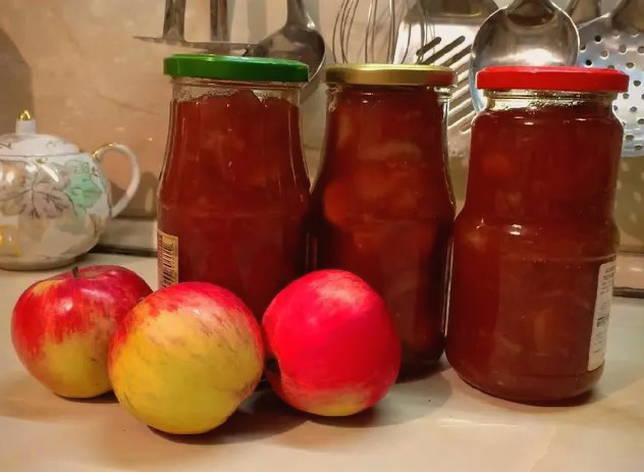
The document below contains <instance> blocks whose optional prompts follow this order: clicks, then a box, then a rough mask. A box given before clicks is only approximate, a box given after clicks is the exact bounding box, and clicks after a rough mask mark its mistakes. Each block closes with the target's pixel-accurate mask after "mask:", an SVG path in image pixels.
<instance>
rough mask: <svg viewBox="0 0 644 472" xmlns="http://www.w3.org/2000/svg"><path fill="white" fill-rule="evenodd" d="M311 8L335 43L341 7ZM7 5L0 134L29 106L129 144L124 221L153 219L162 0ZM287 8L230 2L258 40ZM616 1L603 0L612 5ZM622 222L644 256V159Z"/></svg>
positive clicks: (1, 33)
mask: <svg viewBox="0 0 644 472" xmlns="http://www.w3.org/2000/svg"><path fill="white" fill-rule="evenodd" d="M305 3H306V5H307V7H308V8H309V10H310V11H311V13H312V16H313V17H314V19H315V20H316V22H317V23H318V25H319V26H320V29H321V30H322V33H323V34H324V35H325V38H326V39H327V40H330V38H331V33H332V31H333V22H334V19H335V13H336V11H337V9H338V7H339V5H340V3H341V0H305ZM498 3H499V4H500V5H505V4H507V3H508V2H507V1H501V2H498ZM558 3H560V4H565V3H566V2H565V1H562V2H558ZM2 4H3V9H2V15H1V16H0V67H1V70H2V74H0V132H7V131H9V130H11V129H12V128H13V127H14V123H15V119H16V117H17V116H18V114H19V113H20V112H21V111H22V110H23V109H29V110H31V111H32V112H33V113H34V114H35V116H36V117H37V120H38V126H39V130H40V131H42V132H46V133H50V134H57V135H61V136H64V137H65V138H67V139H69V140H71V141H74V142H77V143H79V144H80V145H81V147H82V148H84V149H86V150H92V149H94V148H96V147H98V146H100V145H101V144H104V143H106V142H113V141H116V142H121V143H124V144H127V145H128V146H130V147H131V148H132V149H133V150H134V151H135V152H136V153H137V155H138V156H139V159H140V161H141V165H142V170H143V176H142V181H141V186H140V189H139V191H138V193H137V195H136V197H135V198H134V200H133V201H132V204H131V205H130V207H129V208H128V209H127V211H126V214H127V215H129V216H136V217H152V216H154V209H155V195H156V187H157V176H158V174H159V171H160V169H161V165H162V160H163V152H164V147H165V138H166V129H167V121H168V117H167V114H168V103H169V99H170V92H171V90H170V85H169V83H168V79H167V78H166V77H165V76H163V75H162V74H161V63H162V59H163V58H164V57H165V56H167V55H169V54H171V53H174V52H178V51H179V50H178V49H177V48H176V47H170V46H166V45H162V44H153V43H145V42H142V41H139V40H136V39H134V38H133V37H134V36H136V35H141V36H158V35H159V34H160V32H161V27H162V23H163V11H164V5H165V2H164V0H111V1H102V0H30V1H24V0H2ZM285 4H286V2H285V1H284V0H229V8H230V24H231V39H233V40H239V41H245V40H249V41H253V40H259V39H261V38H263V37H264V36H266V35H267V34H268V33H270V32H272V31H273V30H275V29H277V28H279V27H280V26H281V25H282V24H283V22H284V17H285ZM611 4H614V2H613V1H605V2H604V7H605V8H609V7H611ZM208 6H209V0H188V2H187V17H186V37H187V39H189V40H195V41H198V40H207V39H208V34H209V33H208V28H209V25H208V14H207V12H208ZM324 100H325V98H324V93H323V90H320V91H319V93H316V94H314V95H313V97H312V98H311V99H309V101H308V102H307V103H306V104H305V106H304V113H305V129H304V135H305V139H304V142H305V148H306V155H307V159H308V161H309V166H310V168H311V169H312V171H313V172H314V171H315V168H316V166H317V162H318V157H319V143H320V141H321V139H322V134H323V127H324ZM121 159H122V158H121V157H120V156H118V155H114V156H108V157H107V158H106V159H105V164H104V166H105V169H106V172H107V173H108V175H109V177H110V179H111V180H112V182H113V193H114V194H115V197H116V196H118V195H119V194H120V193H122V191H123V190H122V189H123V188H124V187H125V185H126V184H127V182H128V178H129V175H128V174H127V172H128V170H127V169H128V167H127V165H126V163H125V161H124V160H121ZM466 174H467V166H466V162H465V161H462V160H461V161H459V160H456V161H454V162H452V175H453V181H454V189H455V193H456V197H457V199H458V200H459V201H460V200H462V198H463V195H464V190H465V182H466ZM617 220H618V224H619V226H620V229H621V233H622V245H623V246H624V248H626V249H633V250H644V158H642V159H629V160H623V161H622V163H621V173H620V182H619V190H618V201H617Z"/></svg>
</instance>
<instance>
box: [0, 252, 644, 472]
mask: <svg viewBox="0 0 644 472" xmlns="http://www.w3.org/2000/svg"><path fill="white" fill-rule="evenodd" d="M82 264H83V265H86V264H120V265H124V266H126V267H129V268H131V269H133V270H136V271H137V272H139V273H140V274H141V275H143V277H145V278H146V279H147V280H148V281H149V282H150V284H151V285H152V286H155V285H156V281H155V261H154V259H145V258H136V257H125V256H111V255H96V254H94V255H91V256H89V257H87V258H86V259H85V260H84V261H83V262H82ZM48 274H49V273H43V272H41V273H36V272H24V273H19V272H2V271H0V471H2V472H10V471H48V472H50V471H65V472H76V471H83V472H92V471H113V470H133V471H146V470H164V471H182V472H183V471H187V472H190V471H205V470H208V471H215V470H216V471H222V472H238V471H240V472H241V471H249V472H250V471H252V472H259V471H264V470H268V471H273V470H274V471H280V472H288V471H297V472H318V471H320V472H322V471H324V472H333V471H338V472H339V471H343V472H344V471H346V472H354V471H369V472H372V471H374V472H376V471H394V472H399V471H400V472H403V471H404V472H407V471H423V472H442V471H450V472H451V471H468V472H469V471H473V472H488V471H489V472H528V471H532V472H555V471H557V472H559V471H565V472H576V471H580V472H581V471H583V472H593V471H611V472H612V471H615V472H642V471H644V300H633V299H624V298H617V299H615V300H614V304H613V311H612V317H611V322H610V333H609V345H608V360H607V366H606V371H605V374H604V377H603V378H602V380H601V381H600V384H599V386H598V387H597V388H596V390H595V392H594V393H593V394H592V395H591V396H590V397H589V398H587V399H586V400H585V401H584V402H583V403H581V404H577V405H569V406H558V407H536V406H525V405H518V404H513V403H509V402H505V401H502V400H497V399H494V398H492V397H489V396H486V395H484V394H482V393H480V392H478V391H476V390H474V389H472V388H470V387H468V386H467V385H465V384H464V383H463V382H461V381H460V380H459V379H458V378H457V376H456V374H455V373H454V371H453V370H452V369H450V368H449V367H448V366H447V365H446V364H444V363H443V364H442V366H441V368H440V369H438V371H437V372H436V373H434V374H433V375H431V376H429V377H428V378H425V379H423V380H417V381H412V382H407V383H404V384H399V385H396V386H395V387H394V389H393V390H392V392H391V393H390V394H389V396H388V397H387V398H386V399H385V400H383V401H382V402H381V403H380V404H379V405H378V406H377V407H376V408H375V409H373V410H372V411H368V412H366V413H363V414H361V415H357V416H355V417H351V418H345V419H319V418H313V417H310V416H306V415H302V414H299V413H297V412H295V411H293V410H290V409H289V408H287V407H285V406H283V405H282V404H281V403H280V402H279V401H278V400H277V399H276V398H275V397H273V395H272V394H270V393H269V392H262V393H259V394H256V395H255V397H254V398H253V399H252V401H249V402H248V403H247V404H245V405H244V407H243V409H242V410H241V411H240V412H238V413H236V414H235V415H234V416H233V417H232V418H230V419H229V421H228V422H227V423H226V424H225V425H223V426H222V427H220V428H218V429H217V430H215V431H213V432H211V433H208V434H206V435H202V436H198V437H170V436H167V435H162V434H159V433H156V432H153V431H152V430H150V429H149V428H147V427H146V426H144V425H143V424H141V423H138V422H137V421H136V420H135V419H134V418H133V417H131V416H130V415H129V414H128V413H127V412H126V411H125V410H124V409H122V408H120V407H119V405H118V404H117V403H116V400H115V399H114V397H113V396H111V395H107V396H103V397H101V398H99V399H96V400H87V401H70V400H64V399H62V398H58V397H56V396H55V395H53V394H51V393H49V392H48V391H47V390H45V389H44V388H43V387H41V386H40V385H39V384H38V383H36V381H35V380H33V379H32V378H31V377H29V375H28V374H27V373H26V371H25V370H24V369H23V368H22V366H21V365H20V364H19V362H18V360H17V358H16V356H15V354H14V352H13V347H12V345H11V340H10V335H9V323H10V317H11V309H12V308H13V304H14V303H15V301H16V299H17V297H18V295H19V294H20V292H22V290H24V288H26V286H27V285H28V284H30V283H31V282H33V281H35V280H38V279H41V278H44V277H46V276H47V275H48Z"/></svg>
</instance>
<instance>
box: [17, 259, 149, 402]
mask: <svg viewBox="0 0 644 472" xmlns="http://www.w3.org/2000/svg"><path fill="white" fill-rule="evenodd" d="M151 291H152V290H151V289H150V287H149V286H148V284H146V283H145V281H144V280H143V279H142V278H141V277H139V276H138V275H137V274H135V273H134V272H132V271H131V270H129V269H126V268H124V267H118V266H93V267H92V266H90V267H84V268H82V269H80V270H77V269H75V270H74V271H72V272H66V273H62V274H59V275H56V276H54V277H51V278H49V279H45V280H41V281H40V282H36V283H35V284H33V285H31V286H30V287H29V288H28V289H27V290H25V292H24V293H23V294H22V295H21V296H20V298H19V299H18V302H17V303H16V306H15V307H14V309H13V320H12V325H11V332H12V337H13V345H14V347H15V349H16V352H17V353H18V357H19V358H20V360H21V361H22V363H23V364H24V365H25V367H26V368H27V369H28V370H29V372H31V374H32V375H33V376H34V377H36V379H38V380H39V381H40V382H41V383H42V384H44V385H45V386H46V387H47V388H49V389H50V390H51V391H53V392H54V393H56V394H58V395H61V396H64V397H70V398H89V397H94V396H96V395H100V394H102V393H105V392H109V391H110V390H111V386H110V382H109V377H108V374H107V346H108V344H109V340H110V338H111V337H112V335H113V334H114V331H115V330H116V326H117V324H118V323H119V321H120V320H121V319H122V318H123V317H124V316H125V314H126V313H127V312H128V311H129V310H130V309H131V308H132V307H133V306H134V305H136V304H137V303H138V301H139V300H141V299H142V298H143V297H145V296H146V295H148V294H149V293H150V292H151Z"/></svg>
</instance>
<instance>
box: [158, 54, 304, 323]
mask: <svg viewBox="0 0 644 472" xmlns="http://www.w3.org/2000/svg"><path fill="white" fill-rule="evenodd" d="M164 67H165V73H166V74H168V75H170V76H171V77H172V81H173V99H172V104H171V113H170V126H169V135H168V141H167V149H166V157H165V164H164V167H163V171H162V173H161V183H160V190H159V207H158V227H159V231H158V253H159V256H158V266H159V285H160V286H167V285H171V284H173V283H177V282H184V281H191V280H196V281H205V282H212V283H215V284H218V285H221V286H223V287H225V288H227V289H229V290H232V291H233V292H235V293H236V294H237V295H238V296H240V297H241V298H242V299H243V300H244V301H245V302H246V303H247V304H248V306H249V307H250V308H251V310H252V311H253V313H254V314H255V316H257V317H260V316H261V315H262V313H263V312H264V309H265V308H266V307H267V305H268V303H269V302H270V300H271V299H272V298H273V296H274V295H275V294H276V293H277V292H278V291H279V290H280V289H281V288H283V287H284V286H285V285H286V284H287V283H288V282H290V281H291V280H292V279H294V278H296V277H297V276H299V275H301V273H302V272H303V271H304V268H305V260H306V246H305V244H306V237H307V236H306V229H305V224H304V223H305V216H306V212H307V211H308V206H309V180H308V177H307V174H306V171H305V166H304V161H303V157H302V147H301V142H300V129H299V120H300V116H299V96H300V88H301V86H302V85H303V83H304V82H306V80H307V78H308V70H307V67H306V65H304V64H302V63H299V62H295V61H286V60H277V59H265V58H261V59H260V58H245V57H226V56H214V55H208V54H179V55H174V56H171V57H168V58H166V59H165V63H164Z"/></svg>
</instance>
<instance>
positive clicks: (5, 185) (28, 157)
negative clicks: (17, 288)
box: [0, 112, 141, 270]
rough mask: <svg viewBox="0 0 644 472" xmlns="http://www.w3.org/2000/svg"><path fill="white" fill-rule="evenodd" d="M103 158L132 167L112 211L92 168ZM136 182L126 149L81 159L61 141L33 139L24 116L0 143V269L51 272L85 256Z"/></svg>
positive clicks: (106, 192)
mask: <svg viewBox="0 0 644 472" xmlns="http://www.w3.org/2000/svg"><path fill="white" fill-rule="evenodd" d="M108 151H117V152H119V153H121V154H124V155H125V156H126V157H127V158H128V160H129V162H130V166H131V168H132V177H131V180H130V183H129V184H128V186H127V189H126V190H125V194H124V195H123V196H122V197H121V198H120V199H119V200H118V201H117V202H116V203H115V204H114V205H113V206H112V204H111V199H110V187H109V183H108V182H107V180H106V179H105V176H104V174H103V172H102V170H101V168H100V165H99V163H100V161H101V159H102V157H103V155H104V154H105V153H106V152H108ZM140 177H141V173H140V169H139V164H138V161H137V158H136V156H135V155H134V153H133V152H132V151H131V150H130V149H129V148H128V147H127V146H124V145H122V144H108V145H106V146H103V147H101V148H99V149H97V150H96V151H94V153H92V154H90V153H87V152H81V151H79V149H78V147H77V146H76V145H74V144H72V143H70V142H68V141H65V140H63V139H62V138H59V137H56V136H51V135H46V134H37V133H36V122H35V120H33V119H32V118H31V116H30V115H29V113H28V112H25V113H23V114H22V115H21V116H20V118H19V119H18V121H17V123H16V131H15V133H11V134H5V135H2V136H0V267H1V268H3V269H15V270H24V269H45V268H52V267H58V266H62V265H65V264H68V263H70V262H71V261H73V260H74V259H75V258H76V257H77V256H79V255H81V254H84V253H85V252H87V251H89V250H90V249H91V248H92V247H93V246H94V245H95V244H96V242H97V241H98V238H99V235H100V234H101V233H102V232H103V230H104V229H105V226H106V225H107V222H108V221H109V219H110V217H114V216H116V215H118V214H119V213H120V212H121V211H123V209H125V207H126V205H127V204H128V202H129V201H130V200H131V199H132V197H133V196H134V193H135V192H136V190H137V188H138V186H139V181H140Z"/></svg>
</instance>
